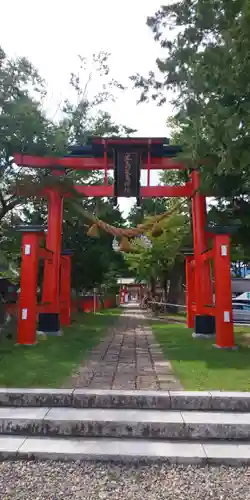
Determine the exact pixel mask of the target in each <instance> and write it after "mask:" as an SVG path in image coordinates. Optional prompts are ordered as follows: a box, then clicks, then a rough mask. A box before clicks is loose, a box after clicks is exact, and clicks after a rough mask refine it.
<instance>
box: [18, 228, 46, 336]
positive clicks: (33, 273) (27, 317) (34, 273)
mask: <svg viewBox="0 0 250 500" xmlns="http://www.w3.org/2000/svg"><path fill="white" fill-rule="evenodd" d="M17 230H18V231H20V232H22V233H23V237H22V263H21V282H20V297H19V311H18V326H17V344H20V345H34V344H35V343H36V323H37V285H38V262H39V244H40V238H41V237H42V236H43V234H44V231H43V230H42V228H40V227H39V228H38V227H35V226H34V227H25V226H20V227H19V228H18V229H17Z"/></svg>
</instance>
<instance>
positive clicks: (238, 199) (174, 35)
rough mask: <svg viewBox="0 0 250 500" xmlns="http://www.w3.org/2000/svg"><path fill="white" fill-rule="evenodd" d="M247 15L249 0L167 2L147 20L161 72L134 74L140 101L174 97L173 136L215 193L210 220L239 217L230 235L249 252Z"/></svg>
mask: <svg viewBox="0 0 250 500" xmlns="http://www.w3.org/2000/svg"><path fill="white" fill-rule="evenodd" d="M249 20H250V4H249V1H248V0H196V1H194V0H183V1H175V2H174V3H171V4H170V5H164V6H162V7H161V8H160V9H159V10H158V11H157V12H156V13H155V15H154V16H152V17H150V18H148V20H147V24H148V26H149V27H150V28H151V30H152V32H153V35H154V38H155V40H156V41H157V43H159V44H160V46H161V48H162V50H163V51H165V57H164V56H163V57H161V58H158V59H157V61H156V64H157V71H155V72H153V71H151V72H150V74H149V75H148V77H146V78H145V77H142V76H141V75H138V74H137V75H135V76H133V77H132V80H133V81H134V85H135V87H136V88H139V89H140V90H141V98H140V100H141V101H145V100H147V99H151V98H152V99H154V100H155V101H156V102H157V103H158V104H159V105H164V103H165V102H166V100H167V97H168V95H169V93H170V92H171V94H172V95H173V96H174V97H173V104H174V106H175V114H174V115H173V117H171V119H170V121H169V124H170V126H171V128H172V133H171V136H172V141H173V140H174V141H175V142H177V143H179V144H181V145H182V146H183V154H182V155H181V156H182V159H183V161H184V162H186V165H187V166H188V167H189V166H194V165H195V166H197V165H199V166H200V167H201V174H202V176H201V178H202V190H203V191H204V192H205V193H209V194H212V195H213V196H215V197H216V198H217V210H216V212H215V211H212V213H211V214H210V219H211V220H212V217H215V219H214V221H217V222H218V223H219V224H223V223H225V222H226V220H227V222H228V221H230V222H231V221H232V220H233V219H235V218H237V219H239V220H240V221H241V229H240V230H239V231H238V233H237V234H235V235H234V236H233V238H232V239H233V244H234V245H235V246H236V247H237V248H239V245H240V246H241V247H242V255H245V256H246V255H249V254H250V247H249V243H248V241H246V240H247V238H246V237H245V235H246V234H247V232H248V231H249V222H248V220H249V218H248V216H247V215H246V214H249V208H248V207H249V201H250V199H249V192H250V154H249V129H250V118H249V117H250V113H249V111H250V84H249V79H248V74H249V70H250V58H249V53H250V41H249V36H248V31H249ZM181 175H183V174H181V173H178V174H177V178H178V180H179V181H180V180H181V177H180V176H181ZM182 180H183V179H182ZM219 200H221V201H220V202H219Z"/></svg>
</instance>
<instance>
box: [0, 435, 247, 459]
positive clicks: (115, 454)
mask: <svg viewBox="0 0 250 500" xmlns="http://www.w3.org/2000/svg"><path fill="white" fill-rule="evenodd" d="M0 459H1V460H3V459H12V460H13V459H26V460H27V459H39V460H64V461H75V460H92V461H97V460H104V461H117V462H129V463H131V462H133V461H136V462H137V461H143V462H145V461H146V462H157V461H163V462H167V463H179V464H200V465H205V464H224V465H243V464H248V465H249V464H250V444H249V443H240V442H234V443H229V442H226V441H220V442H219V443H218V442H217V443H214V442H192V443H190V442H186V441H179V442H173V441H158V440H154V441H150V440H140V441H138V440H134V439H128V440H120V439H105V438H102V439H89V438H80V439H76V438H67V439H65V438H49V437H42V438H36V437H27V436H20V437H17V436H8V435H5V436H4V435H2V436H0Z"/></svg>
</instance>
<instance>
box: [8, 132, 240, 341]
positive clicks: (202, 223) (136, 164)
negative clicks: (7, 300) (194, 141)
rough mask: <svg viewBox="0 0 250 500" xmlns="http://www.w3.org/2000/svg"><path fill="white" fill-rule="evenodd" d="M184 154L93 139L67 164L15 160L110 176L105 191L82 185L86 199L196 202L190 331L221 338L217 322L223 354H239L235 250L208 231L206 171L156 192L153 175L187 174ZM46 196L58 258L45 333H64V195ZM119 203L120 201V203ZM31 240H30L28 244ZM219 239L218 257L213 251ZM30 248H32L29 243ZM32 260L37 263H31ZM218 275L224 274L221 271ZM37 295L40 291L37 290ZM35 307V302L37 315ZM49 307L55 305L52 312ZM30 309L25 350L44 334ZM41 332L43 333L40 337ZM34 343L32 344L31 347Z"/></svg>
mask: <svg viewBox="0 0 250 500" xmlns="http://www.w3.org/2000/svg"><path fill="white" fill-rule="evenodd" d="M180 151H181V148H180V147H179V146H170V145H169V144H167V141H166V139H164V138H124V139H122V138H98V137H96V138H92V140H91V142H90V144H88V145H87V146H74V147H71V148H70V152H69V154H68V155H66V156H63V157H60V158H58V157H41V156H30V155H26V154H15V155H14V160H15V163H16V164H18V165H20V166H23V167H27V168H43V169H50V170H51V172H52V174H53V175H61V176H66V175H67V171H68V170H83V171H87V170H90V171H93V170H94V171H96V170H103V171H104V180H103V184H102V185H97V186H96V185H95V186H92V185H91V186H86V185H78V184H77V185H75V189H76V191H77V192H78V193H81V194H83V195H84V196H85V197H88V196H89V197H112V198H114V199H115V200H116V199H117V197H124V196H125V197H135V198H137V201H138V204H139V203H140V198H146V197H149V198H153V197H164V198H167V197H189V198H192V218H193V243H194V255H193V256H192V257H191V256H189V257H188V258H187V310H188V326H189V327H193V326H194V330H195V333H196V334H202V335H208V334H214V331H215V324H214V320H216V345H217V347H220V348H233V347H234V335H233V322H232V293H231V279H230V257H229V255H230V242H229V237H228V235H225V234H224V235H223V234H219V235H212V234H211V233H209V232H207V230H206V199H205V196H203V195H202V194H201V193H200V192H199V188H200V173H199V169H198V168H197V169H193V170H192V171H191V174H190V177H189V180H188V182H186V183H185V184H184V185H181V186H162V185H161V186H151V185H150V174H151V171H152V170H156V169H157V170H185V166H184V165H183V164H182V163H181V162H180V161H178V158H177V159H176V158H175V157H176V156H177V154H178V153H179V152H180ZM141 169H146V170H147V185H146V186H140V171H141ZM109 170H114V184H112V185H111V184H109V181H108V171H109ZM41 196H45V197H47V199H48V232H47V236H46V249H47V250H48V251H49V252H51V255H52V258H51V259H49V260H46V263H45V271H44V282H43V294H42V302H43V303H44V307H43V329H44V330H45V331H46V330H47V331H51V329H52V330H55V332H56V331H59V330H60V300H59V297H60V290H59V273H60V258H61V257H60V255H61V233H62V211H63V195H62V194H61V193H60V192H59V190H57V189H56V188H49V189H48V188H46V190H43V191H42V189H41ZM115 202H116V201H115ZM27 234H28V233H26V236H25V238H26V239H27ZM211 238H212V241H213V250H212V251H211V250H209V240H210V239H211ZM26 244H27V243H26ZM209 258H211V259H213V260H214V267H215V294H216V302H215V305H214V304H213V293H212V279H211V268H210V263H209ZM31 259H32V256H31ZM216 270H217V271H216ZM29 272H30V280H31V282H32V283H33V282H34V279H33V275H32V273H33V272H35V271H34V266H33V267H32V266H30V271H29ZM28 281H29V280H24V283H25V285H24V287H23V286H22V287H21V297H20V304H22V297H23V296H24V295H25V296H26V295H27V292H26V289H25V287H28ZM32 290H33V293H35V290H34V286H33V288H32ZM32 304H34V300H33V299H32V301H31V302H30V308H32V307H33V306H32ZM46 304H47V305H46ZM30 308H29V307H26V308H25V309H27V312H25V314H23V310H22V306H21V305H20V311H19V330H18V331H19V337H18V342H19V343H22V344H25V343H34V342H35V339H36V332H35V331H34V328H33V330H32V332H28V331H27V328H25V321H23V320H22V318H23V317H26V314H27V315H29V314H33V312H32V311H30ZM40 326H41V325H39V329H41V328H40ZM26 339H28V342H26Z"/></svg>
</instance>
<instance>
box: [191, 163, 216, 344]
mask: <svg viewBox="0 0 250 500" xmlns="http://www.w3.org/2000/svg"><path fill="white" fill-rule="evenodd" d="M192 183H193V189H194V190H195V193H194V195H193V198H192V216H193V239H194V258H195V300H196V314H195V332H194V336H196V335H198V336H206V337H207V335H214V329H215V322H214V319H213V318H212V316H209V315H207V314H206V313H205V312H204V311H205V308H204V306H207V305H212V302H213V295H212V280H211V273H210V262H209V260H207V261H205V262H204V261H203V259H202V254H203V253H204V252H205V251H206V250H207V248H208V237H207V234H206V231H205V227H206V200H205V197H204V196H202V195H201V194H200V193H199V188H200V173H199V171H198V170H193V172H192Z"/></svg>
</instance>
